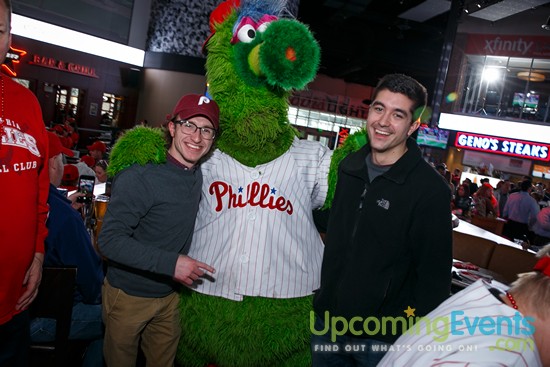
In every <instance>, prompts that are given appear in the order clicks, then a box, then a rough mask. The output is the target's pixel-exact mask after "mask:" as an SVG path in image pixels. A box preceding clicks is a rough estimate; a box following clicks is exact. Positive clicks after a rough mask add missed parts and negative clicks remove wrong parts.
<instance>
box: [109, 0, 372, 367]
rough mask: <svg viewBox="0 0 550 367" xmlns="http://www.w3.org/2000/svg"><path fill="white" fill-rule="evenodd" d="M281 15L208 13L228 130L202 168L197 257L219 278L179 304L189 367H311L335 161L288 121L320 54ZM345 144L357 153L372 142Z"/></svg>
mask: <svg viewBox="0 0 550 367" xmlns="http://www.w3.org/2000/svg"><path fill="white" fill-rule="evenodd" d="M284 14H285V2H284V1H277V0H264V1H259V0H242V1H239V0H228V1H224V2H222V3H221V4H220V5H219V6H218V7H217V8H216V9H215V10H214V11H213V12H212V14H211V16H210V29H211V32H212V34H211V36H210V37H209V38H208V40H207V41H206V42H205V45H204V47H205V50H206V52H207V59H206V69H207V73H206V76H207V81H208V85H209V94H210V95H211V97H212V99H214V100H215V101H216V102H217V103H218V105H219V106H220V130H221V131H220V135H219V138H218V139H217V141H216V144H217V149H216V150H215V151H214V152H213V154H212V155H211V156H210V157H209V158H208V159H207V160H206V161H205V162H203V163H202V166H201V167H202V168H201V169H202V172H203V175H204V184H203V190H202V200H201V203H200V209H199V213H198V217H197V221H196V226H195V233H194V237H193V242H192V245H191V251H190V253H189V256H191V257H193V258H195V259H198V260H200V261H203V262H205V263H207V264H209V265H211V266H213V267H214V268H215V269H216V273H215V274H213V276H212V277H205V278H204V279H201V281H200V282H197V284H195V286H194V287H193V290H186V291H184V293H183V295H182V301H181V325H182V338H181V341H180V346H179V349H178V357H177V358H178V362H179V363H180V364H181V365H183V366H197V367H203V366H206V365H208V364H213V365H217V366H220V367H223V366H231V367H238V366H245V367H251V366H277V367H279V366H289V367H298V366H309V365H311V357H310V351H309V338H310V329H309V323H310V311H311V310H312V293H313V291H314V290H315V289H317V288H318V287H319V284H320V269H321V260H322V255H323V243H322V241H321V238H320V236H319V233H318V231H317V229H316V227H315V225H314V222H313V215H312V210H314V209H317V208H320V207H322V206H323V205H324V204H325V201H326V200H328V201H330V197H331V194H328V191H329V189H328V186H329V184H328V182H329V180H330V182H335V180H336V178H335V177H334V176H335V173H333V172H335V167H336V162H333V163H332V166H331V158H332V154H331V153H332V152H331V151H330V150H329V149H327V148H326V147H324V146H322V145H321V144H320V143H318V142H312V141H306V140H299V139H298V138H297V131H296V130H295V129H294V128H293V127H292V126H291V125H290V123H289V121H288V107H289V105H288V98H289V96H290V94H291V93H292V91H293V90H298V89H302V88H304V87H305V86H306V85H307V83H309V82H310V81H311V80H312V79H313V78H314V77H315V74H316V72H317V68H318V64H319V58H320V50H319V46H318V44H317V42H316V41H315V39H314V38H313V36H312V34H311V33H310V31H309V30H308V28H307V27H306V26H305V25H304V24H302V23H300V22H298V21H296V20H295V19H290V18H284V17H283V15H284ZM156 130H158V129H150V128H145V127H139V128H135V129H133V130H131V131H130V132H128V133H126V135H125V136H124V137H122V138H121V139H120V140H119V142H118V143H117V145H116V146H115V147H114V149H113V152H112V153H111V164H110V167H109V173H110V174H111V175H112V174H115V173H116V172H118V171H119V170H121V169H123V168H124V167H126V166H128V165H129V164H130V163H140V164H145V163H147V162H151V161H153V162H155V161H156V162H160V161H163V160H165V153H164V147H163V142H162V134H161V133H160V132H158V131H156ZM348 140H350V144H352V145H354V147H353V149H350V150H355V149H356V148H357V147H358V146H359V145H362V144H364V135H363V138H359V140H357V138H354V139H348ZM361 140H362V141H361ZM137 146H139V147H140V148H139V150H140V153H139V154H136V153H135V149H136V147H137ZM129 151H132V153H131V154H130V153H129ZM337 152H339V151H338V150H337ZM336 155H341V156H342V155H345V152H344V153H335V156H334V158H336ZM129 156H131V158H129ZM129 159H130V160H132V161H131V162H128V160H129ZM329 169H330V171H331V177H330V178H329ZM332 186H333V185H331V190H330V192H333V187H332ZM327 196H328V199H327Z"/></svg>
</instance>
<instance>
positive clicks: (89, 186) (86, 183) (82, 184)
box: [76, 175, 95, 204]
mask: <svg viewBox="0 0 550 367" xmlns="http://www.w3.org/2000/svg"><path fill="white" fill-rule="evenodd" d="M94 185H95V177H94V176H86V175H82V176H80V178H79V179H78V192H82V193H84V194H85V195H84V196H80V197H78V198H77V199H76V201H77V202H78V203H86V204H87V203H91V202H92V198H93V196H94Z"/></svg>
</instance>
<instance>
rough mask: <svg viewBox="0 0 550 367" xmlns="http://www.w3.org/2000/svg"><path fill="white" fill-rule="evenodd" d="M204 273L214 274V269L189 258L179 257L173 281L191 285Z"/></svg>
mask: <svg viewBox="0 0 550 367" xmlns="http://www.w3.org/2000/svg"><path fill="white" fill-rule="evenodd" d="M206 272H210V273H212V274H214V273H215V272H216V269H214V268H213V267H211V266H210V265H207V264H205V263H203V262H200V261H198V260H195V259H193V258H191V257H189V256H185V255H180V256H179V257H178V261H177V262H176V269H175V270H174V280H176V281H177V282H180V283H183V284H186V285H191V284H193V282H194V281H195V280H197V279H198V278H200V277H201V276H203V275H204V274H205V273H206Z"/></svg>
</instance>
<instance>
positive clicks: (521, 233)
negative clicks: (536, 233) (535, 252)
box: [502, 219, 529, 241]
mask: <svg viewBox="0 0 550 367" xmlns="http://www.w3.org/2000/svg"><path fill="white" fill-rule="evenodd" d="M502 234H503V235H504V237H508V238H509V239H510V240H511V241H513V240H514V238H517V239H521V240H523V239H528V238H529V226H528V225H527V224H526V223H520V222H516V221H515V220H510V219H508V221H507V222H506V223H505V224H504V229H503V230H502Z"/></svg>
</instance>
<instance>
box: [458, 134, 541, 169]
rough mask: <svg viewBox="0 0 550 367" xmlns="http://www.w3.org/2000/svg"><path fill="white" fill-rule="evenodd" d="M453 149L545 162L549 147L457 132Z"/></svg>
mask: <svg viewBox="0 0 550 367" xmlns="http://www.w3.org/2000/svg"><path fill="white" fill-rule="evenodd" d="M455 147H457V148H460V149H470V150H478V151H482V152H486V153H494V154H502V155H508V156H513V157H518V158H526V159H535V160H539V161H545V162H548V161H550V156H549V149H550V145H548V144H541V143H533V142H529V141H522V140H514V139H507V138H499V137H494V136H488V135H478V134H470V133H464V132H460V131H459V132H457V133H456V141H455Z"/></svg>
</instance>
